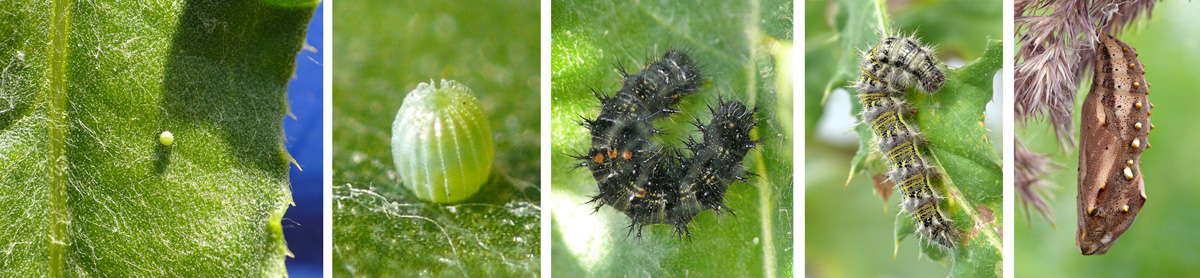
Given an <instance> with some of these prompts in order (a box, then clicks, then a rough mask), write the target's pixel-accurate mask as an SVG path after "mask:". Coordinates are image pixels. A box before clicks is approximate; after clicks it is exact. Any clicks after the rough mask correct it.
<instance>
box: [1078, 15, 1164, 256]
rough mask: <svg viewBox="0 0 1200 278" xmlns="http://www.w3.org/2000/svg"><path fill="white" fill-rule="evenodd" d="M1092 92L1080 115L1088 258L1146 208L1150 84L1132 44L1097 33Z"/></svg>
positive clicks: (1082, 233) (1082, 236)
mask: <svg viewBox="0 0 1200 278" xmlns="http://www.w3.org/2000/svg"><path fill="white" fill-rule="evenodd" d="M1098 37H1099V38H1098V39H1099V40H1098V42H1097V43H1096V56H1095V57H1094V58H1093V62H1094V64H1095V67H1094V68H1093V70H1094V73H1095V74H1094V77H1093V78H1092V88H1091V90H1090V91H1088V94H1087V97H1086V98H1085V99H1084V101H1083V108H1082V110H1081V111H1080V135H1079V139H1080V147H1079V197H1078V199H1077V202H1078V203H1077V204H1078V207H1077V211H1078V215H1079V231H1078V232H1077V233H1076V237H1075V244H1076V245H1077V246H1079V252H1081V253H1083V254H1084V255H1094V254H1104V253H1105V252H1108V248H1110V247H1112V245H1113V243H1116V241H1117V238H1119V237H1121V234H1123V233H1125V230H1127V229H1129V226H1130V225H1132V224H1133V220H1134V218H1137V214H1138V211H1141V209H1142V205H1143V204H1145V203H1146V190H1145V187H1144V185H1143V181H1142V171H1141V169H1140V167H1139V166H1140V165H1141V156H1142V152H1143V151H1145V150H1146V149H1147V148H1150V142H1149V141H1147V139H1148V137H1149V135H1150V130H1151V129H1153V128H1154V126H1153V125H1151V124H1150V109H1151V108H1153V107H1154V105H1152V104H1150V100H1149V98H1148V95H1149V94H1150V91H1149V88H1150V84H1148V83H1146V77H1145V74H1146V71H1145V67H1144V65H1143V64H1142V63H1141V62H1139V61H1138V58H1137V52H1136V50H1134V49H1133V48H1132V47H1129V45H1128V44H1125V43H1124V42H1122V41H1121V40H1119V39H1116V38H1113V37H1112V36H1109V35H1108V34H1103V33H1101V34H1098Z"/></svg>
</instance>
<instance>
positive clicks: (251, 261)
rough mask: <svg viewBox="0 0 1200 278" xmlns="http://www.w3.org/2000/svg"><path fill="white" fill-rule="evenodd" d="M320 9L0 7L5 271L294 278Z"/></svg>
mask: <svg viewBox="0 0 1200 278" xmlns="http://www.w3.org/2000/svg"><path fill="white" fill-rule="evenodd" d="M316 6H317V2H315V1H292V2H288V3H263V2H260V1H220V2H211V1H171V2H165V3H163V2H159V3H142V2H141V1H125V2H121V3H93V2H85V1H81V2H72V1H40V0H38V1H34V0H28V1H5V2H0V11H4V12H0V68H2V70H0V181H2V182H0V183H3V184H4V186H2V187H0V207H2V208H5V209H3V210H0V276H3V277H34V276H49V277H62V276H70V277H79V276H114V277H130V276H135V277H136V276H151V277H154V276H173V275H179V273H188V274H189V275H195V276H207V277H230V276H276V277H277V276H282V275H285V274H286V273H285V269H284V257H285V256H286V255H289V253H288V251H287V247H286V244H285V243H284V241H283V236H282V229H281V228H280V221H281V217H282V215H283V214H284V211H285V210H286V208H287V206H289V205H290V203H291V191H290V189H289V188H288V184H289V182H288V162H289V161H290V160H291V157H290V156H289V155H288V154H287V152H286V151H285V149H284V145H283V144H284V142H283V128H282V125H283V118H284V114H285V112H286V110H287V107H286V105H287V104H286V99H285V98H286V86H287V84H288V80H289V79H290V78H291V75H292V71H293V69H294V68H295V62H294V58H295V55H297V53H299V51H300V48H301V46H302V43H303V39H304V36H305V33H306V27H307V25H308V22H309V19H310V18H311V17H312V16H313V11H314V10H315V9H316ZM163 131H170V132H172V133H173V134H174V138H175V140H174V144H172V145H171V146H170V147H167V146H164V145H162V144H160V143H159V141H158V136H159V134H160V133H161V132H163Z"/></svg>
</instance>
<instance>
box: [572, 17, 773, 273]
mask: <svg viewBox="0 0 1200 278" xmlns="http://www.w3.org/2000/svg"><path fill="white" fill-rule="evenodd" d="M791 3H792V2H791V1H748V2H738V1H704V2H700V1H683V2H678V1H616V2H608V1H554V2H553V3H552V5H551V8H553V12H552V13H551V14H552V22H553V24H552V29H551V38H552V40H551V48H552V49H551V53H552V55H551V56H552V57H551V66H552V68H551V80H552V82H553V84H552V86H551V92H552V99H553V101H552V103H553V106H552V107H551V116H552V118H551V119H550V121H551V126H552V128H553V135H552V138H553V140H552V141H551V144H552V145H551V148H552V151H551V160H552V168H551V177H552V179H553V180H552V181H551V182H552V183H553V186H552V187H551V188H552V191H551V196H552V198H551V199H550V200H549V201H550V202H551V203H550V206H552V210H551V212H552V215H553V218H552V219H551V225H552V227H551V232H552V238H551V241H552V244H553V248H552V251H551V252H552V254H551V257H552V259H551V261H552V263H553V264H554V265H553V267H552V269H553V271H554V273H553V274H554V275H555V276H559V275H562V276H570V277H580V276H582V277H587V276H593V275H594V276H605V277H609V276H612V277H621V276H664V275H682V274H685V273H692V274H693V275H697V274H699V275H704V276H717V277H720V276H733V277H741V276H750V277H763V276H766V277H791V276H792V275H793V274H794V273H793V266H792V253H793V251H794V250H793V245H792V236H793V235H792V219H793V218H792V216H793V212H792V210H791V208H792V185H793V180H792V165H791V161H792V156H791V154H792V137H791V136H792V128H791V126H792V124H793V123H792V122H791V113H792V105H791V104H790V103H791V101H792V100H791V93H790V92H791V91H792V89H791V80H789V79H788V78H787V76H790V71H789V70H788V69H786V68H785V67H783V66H776V65H782V64H785V63H787V62H786V61H788V60H787V59H786V57H787V56H786V55H784V53H787V52H789V51H790V49H791V44H792V43H791V41H790V40H791V38H790V37H789V36H788V33H787V32H777V31H772V30H773V29H775V28H779V27H778V26H779V25H781V24H784V26H787V28H784V29H790V26H791V22H790V18H785V17H782V16H779V15H781V14H790V11H791V10H792V6H791V5H792V4H791ZM781 11H785V12H781ZM669 49H688V50H690V54H691V56H692V57H693V60H695V61H698V62H699V63H701V64H702V65H703V70H702V73H703V74H705V75H706V76H707V79H706V80H707V82H706V85H705V86H704V88H703V89H701V90H700V92H699V93H697V94H696V95H694V96H691V97H689V98H687V99H684V100H683V103H681V105H680V106H679V108H680V109H681V110H683V111H684V113H680V114H678V115H675V116H673V117H672V118H671V119H670V120H664V121H659V123H658V124H657V125H656V127H658V128H661V129H664V130H665V131H667V132H668V134H669V135H665V136H659V138H658V139H660V142H664V144H668V145H673V146H677V147H678V146H680V145H681V144H680V142H681V140H683V139H684V138H686V136H687V135H688V134H691V135H693V136H695V135H697V132H696V131H695V130H694V128H693V127H691V126H690V125H687V124H686V123H687V122H688V121H691V120H693V119H692V117H693V116H694V117H697V118H700V119H701V120H702V121H707V119H709V118H710V117H711V116H710V115H708V113H709V112H708V110H707V109H706V108H705V105H706V104H713V103H716V100H717V97H718V96H721V97H724V98H725V99H736V100H740V101H744V102H748V103H751V104H755V105H758V107H759V108H760V110H759V113H758V114H757V117H758V118H760V119H762V120H763V121H762V123H761V124H760V125H759V126H758V127H757V128H756V129H755V131H754V133H753V134H754V136H757V138H761V139H763V146H762V147H760V148H756V149H755V150H754V151H751V153H750V155H748V156H747V159H746V161H745V162H746V165H747V167H748V168H749V170H750V171H752V172H755V173H757V174H759V175H760V176H757V177H754V178H752V182H751V183H749V184H747V183H741V182H739V183H735V184H733V185H732V186H731V187H730V188H729V191H728V192H727V195H726V204H727V205H729V206H730V207H732V208H733V210H734V212H736V213H737V214H736V215H729V214H725V215H724V216H719V215H717V214H716V213H714V212H711V211H705V212H701V213H700V214H699V215H697V217H696V218H695V219H694V220H693V222H691V223H690V224H689V228H690V230H691V233H692V237H691V238H690V239H680V238H679V237H677V235H676V234H675V233H674V231H675V228H674V227H671V226H669V225H652V226H647V227H646V228H645V230H643V235H642V238H640V239H638V238H635V237H633V236H630V235H628V233H627V232H628V231H629V230H628V229H627V226H628V225H629V221H630V220H629V218H628V217H626V216H625V215H624V214H622V213H620V212H617V211H615V210H613V209H611V208H608V207H605V208H601V209H600V210H599V211H597V212H594V213H593V210H592V209H593V207H592V206H591V205H589V204H585V202H587V201H588V200H589V199H590V198H591V196H593V195H595V194H597V193H598V189H597V187H596V181H595V180H594V179H593V178H592V176H591V173H589V172H588V171H587V170H585V169H573V168H572V165H574V164H578V162H577V161H575V160H573V159H572V158H571V157H570V155H578V154H579V153H582V152H584V151H586V150H587V148H588V147H589V144H590V142H591V140H590V137H589V135H588V133H587V131H586V130H585V129H584V128H583V127H582V126H579V125H578V120H579V119H580V117H595V115H596V114H597V113H599V110H600V108H599V102H598V101H597V100H596V99H595V98H594V97H593V96H592V94H591V90H590V88H596V89H599V90H604V91H606V92H610V93H611V92H613V91H616V90H617V89H619V88H620V82H621V79H620V76H619V75H618V74H617V73H616V70H615V67H614V65H615V64H617V63H621V64H624V65H626V67H627V68H630V69H640V68H641V67H642V66H644V65H646V63H648V58H647V57H658V56H660V55H662V53H663V52H665V51H667V50H669Z"/></svg>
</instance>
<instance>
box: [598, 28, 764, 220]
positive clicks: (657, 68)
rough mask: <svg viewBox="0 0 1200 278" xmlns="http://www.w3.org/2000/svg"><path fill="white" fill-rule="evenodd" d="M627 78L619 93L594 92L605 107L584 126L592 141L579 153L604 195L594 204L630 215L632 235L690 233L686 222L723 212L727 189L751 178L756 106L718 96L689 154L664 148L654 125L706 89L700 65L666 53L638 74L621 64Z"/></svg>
mask: <svg viewBox="0 0 1200 278" xmlns="http://www.w3.org/2000/svg"><path fill="white" fill-rule="evenodd" d="M618 70H619V71H620V73H621V75H622V77H623V78H624V81H623V83H622V87H621V89H620V90H618V91H617V92H616V94H614V95H613V96H611V97H610V96H606V95H605V94H602V93H599V92H593V93H594V94H595V95H596V98H598V99H599V100H600V102H601V111H600V114H599V115H598V116H596V118H595V119H587V118H584V119H583V121H582V125H583V126H585V127H586V128H588V129H589V130H590V132H591V136H592V146H591V148H590V149H589V150H588V152H587V154H585V155H579V156H576V158H577V159H579V160H581V161H582V162H581V163H580V164H579V165H577V166H578V167H587V168H588V169H589V170H591V172H592V176H593V177H594V178H595V179H596V182H597V187H598V188H599V190H600V193H599V194H598V195H596V196H595V197H593V198H592V200H591V201H589V203H594V204H595V206H596V207H595V209H596V210H597V211H598V210H599V209H600V208H601V207H603V206H604V205H608V206H610V207H612V208H613V209H616V210H618V211H621V212H623V213H625V215H627V216H629V218H630V219H631V222H630V224H629V233H632V232H633V231H634V230H637V235H638V237H641V234H642V228H643V227H645V226H646V225H652V224H668V225H674V226H675V232H676V233H677V234H679V235H687V236H688V237H690V236H691V232H690V231H688V227H687V224H688V223H690V222H691V220H692V218H694V217H695V216H696V215H697V214H699V213H700V212H701V211H703V210H708V209H712V210H715V211H717V212H718V213H721V211H722V210H724V211H728V212H731V213H732V210H731V209H730V208H729V207H727V206H725V204H724V197H725V191H726V190H727V189H728V188H729V185H730V184H731V183H733V182H734V181H736V180H742V181H745V180H746V178H745V177H746V176H747V175H749V173H747V172H746V170H745V169H744V167H743V166H742V160H743V158H744V157H745V156H746V153H747V152H748V151H749V150H750V149H753V148H754V147H756V146H757V145H758V141H757V140H753V139H751V138H750V130H751V129H752V128H753V127H754V126H755V125H757V124H758V120H756V119H755V118H754V113H755V111H756V110H757V109H753V108H747V107H746V106H745V105H743V104H742V103H741V102H737V101H725V100H723V99H719V100H718V101H717V105H716V106H710V107H709V112H711V114H712V116H713V118H712V119H711V120H710V122H709V124H704V123H701V122H700V121H699V120H696V122H695V123H694V125H695V126H696V128H697V129H699V131H700V133H701V134H702V137H701V138H702V141H697V140H696V139H694V138H689V139H687V140H686V141H685V142H684V143H685V144H686V145H687V148H686V152H685V151H684V150H679V149H671V148H667V147H662V146H660V145H659V144H657V143H656V142H654V141H653V140H652V139H651V138H653V137H654V136H655V135H657V134H661V133H663V132H662V131H660V130H658V129H655V128H654V124H653V122H654V121H655V120H657V119H662V118H666V117H669V116H670V115H672V114H674V113H677V112H679V110H676V109H675V108H674V106H675V105H676V104H678V103H679V101H680V99H681V98H683V97H686V96H689V95H692V94H694V93H695V92H696V91H698V90H699V89H700V87H701V80H702V78H701V76H700V73H699V69H698V67H697V66H696V65H695V64H693V62H692V61H691V59H690V58H689V57H688V55H687V54H686V53H684V52H682V51H668V52H667V53H666V54H664V55H663V56H662V58H660V59H659V60H657V61H653V62H652V63H650V64H649V65H647V66H646V68H645V69H642V70H641V71H640V72H638V73H635V74H630V73H629V72H627V71H626V70H625V68H624V67H618Z"/></svg>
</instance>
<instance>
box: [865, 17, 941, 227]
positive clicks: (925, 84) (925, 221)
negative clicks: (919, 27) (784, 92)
mask: <svg viewBox="0 0 1200 278" xmlns="http://www.w3.org/2000/svg"><path fill="white" fill-rule="evenodd" d="M860 71H861V73H862V74H861V75H860V76H859V79H858V81H857V82H856V83H855V84H854V87H855V89H857V90H858V96H859V101H860V103H861V104H862V106H863V112H862V115H863V123H864V124H868V125H870V127H871V130H872V131H873V132H874V134H875V145H876V148H878V151H879V152H880V153H882V154H884V157H886V160H887V165H888V168H890V170H889V173H888V179H889V180H890V181H892V182H893V183H895V184H896V187H897V189H899V190H900V193H901V195H902V198H903V201H902V202H901V203H900V207H901V209H902V212H901V214H908V215H909V216H910V217H912V218H913V220H914V221H915V223H916V228H917V231H916V233H917V234H918V235H919V236H920V238H922V239H924V240H925V241H928V242H932V243H935V244H937V245H938V246H941V247H943V248H954V247H955V246H956V243H957V242H958V238H959V234H960V233H959V231H958V228H957V227H955V226H954V224H953V223H952V221H951V219H950V218H949V217H948V215H947V214H946V213H945V212H944V210H943V209H942V204H943V201H944V200H943V197H942V194H940V193H939V192H938V191H937V190H936V189H935V188H933V186H932V184H931V183H930V180H931V179H934V178H935V177H936V176H937V175H938V174H937V170H936V169H934V167H933V165H931V164H930V163H929V162H928V161H927V160H926V159H925V154H924V153H923V152H924V150H923V149H924V148H923V147H924V146H925V145H926V144H928V142H927V141H926V140H925V139H924V137H923V136H922V135H921V132H920V129H919V127H917V126H916V125H915V123H912V122H910V121H911V120H912V118H911V117H912V116H913V115H914V114H915V113H916V110H915V109H914V108H913V107H912V105H911V104H909V103H908V102H907V101H906V100H905V99H904V92H905V91H907V90H908V88H911V87H916V88H917V89H918V90H919V91H921V92H924V93H930V94H932V93H934V92H937V91H938V90H940V89H941V87H942V85H943V83H944V82H945V74H944V73H943V71H942V68H941V63H940V62H939V61H937V58H935V57H933V50H931V49H930V48H929V47H926V46H922V45H921V43H920V42H919V41H917V40H916V39H915V38H913V37H891V36H889V37H885V38H883V39H882V40H880V42H879V43H878V44H876V45H875V46H873V47H872V48H871V49H869V50H867V51H863V52H862V64H861V68H860Z"/></svg>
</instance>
